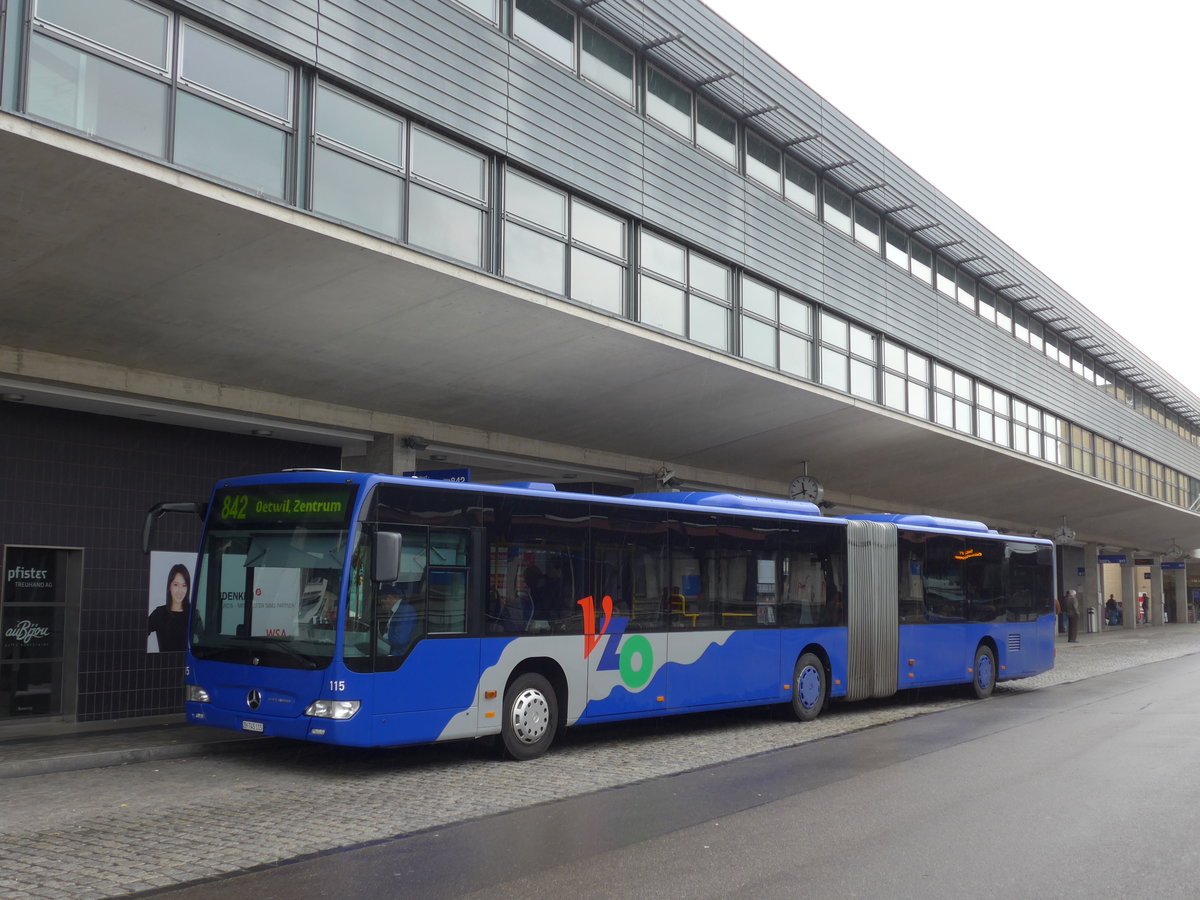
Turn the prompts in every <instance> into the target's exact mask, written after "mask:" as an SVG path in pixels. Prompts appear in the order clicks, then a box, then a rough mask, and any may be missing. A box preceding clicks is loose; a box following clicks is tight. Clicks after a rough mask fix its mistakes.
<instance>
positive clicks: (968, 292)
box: [958, 269, 975, 310]
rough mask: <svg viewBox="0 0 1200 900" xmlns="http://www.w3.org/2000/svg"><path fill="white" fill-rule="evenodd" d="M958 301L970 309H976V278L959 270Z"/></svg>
mask: <svg viewBox="0 0 1200 900" xmlns="http://www.w3.org/2000/svg"><path fill="white" fill-rule="evenodd" d="M958 302H959V303H961V304H962V305H963V306H965V307H967V308H968V309H971V310H974V309H975V279H974V278H972V277H971V276H970V275H968V274H967V273H966V272H964V271H963V270H962V269H959V270H958Z"/></svg>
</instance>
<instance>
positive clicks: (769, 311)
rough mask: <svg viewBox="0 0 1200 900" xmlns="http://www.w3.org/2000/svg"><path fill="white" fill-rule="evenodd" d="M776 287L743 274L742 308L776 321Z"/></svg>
mask: <svg viewBox="0 0 1200 900" xmlns="http://www.w3.org/2000/svg"><path fill="white" fill-rule="evenodd" d="M775 298H776V294H775V289H774V288H771V287H767V286H766V285H765V284H760V283H759V282H757V281H754V280H752V279H750V278H747V277H746V276H744V275H743V276H742V309H744V310H747V311H748V312H752V313H755V314H756V315H760V316H762V317H763V318H764V319H770V320H771V321H772V322H774V321H776V318H775V317H776V315H777V311H776V309H775Z"/></svg>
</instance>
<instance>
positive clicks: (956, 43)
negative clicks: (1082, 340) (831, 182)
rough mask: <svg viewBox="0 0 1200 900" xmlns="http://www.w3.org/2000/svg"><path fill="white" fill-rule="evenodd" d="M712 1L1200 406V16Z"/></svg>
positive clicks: (1168, 11) (1153, 4) (939, 0)
mask: <svg viewBox="0 0 1200 900" xmlns="http://www.w3.org/2000/svg"><path fill="white" fill-rule="evenodd" d="M704 2H706V3H707V4H708V6H709V7H711V8H712V9H713V10H715V11H716V12H717V13H718V14H719V15H721V16H722V17H724V18H725V19H726V20H727V21H728V22H730V23H731V24H732V25H733V26H734V27H735V28H737V29H738V30H740V31H742V32H743V33H744V34H746V35H747V36H748V37H749V38H750V39H751V40H752V41H754V42H755V43H756V44H758V45H759V46H760V47H762V48H763V49H764V50H765V51H766V52H767V53H769V54H771V55H772V56H773V57H775V59H776V60H778V61H779V62H780V63H782V64H783V65H784V66H786V67H787V68H788V69H790V70H791V71H792V72H793V73H795V74H796V75H797V76H798V77H799V78H800V79H801V80H802V81H804V82H805V83H807V84H808V85H809V86H810V87H811V88H813V90H815V91H816V92H817V93H818V94H820V95H822V96H823V97H824V98H825V99H826V100H827V101H829V102H830V103H832V104H833V105H834V106H836V107H837V108H838V109H840V110H841V111H842V112H843V113H844V114H846V115H847V116H848V117H849V118H851V119H852V120H854V121H855V122H856V123H857V124H858V125H859V126H860V127H862V128H863V129H865V130H866V131H867V132H868V133H869V134H870V135H871V136H872V137H874V138H875V139H876V140H878V141H879V142H880V143H882V144H883V145H884V146H886V147H888V148H889V149H890V150H891V151H892V152H893V153H895V154H896V155H897V156H898V157H899V158H900V159H901V160H903V161H904V162H905V163H907V164H908V165H909V166H911V167H912V168H913V169H915V170H916V171H917V172H918V173H919V174H921V175H922V176H923V177H924V178H926V179H927V180H928V181H930V182H931V183H932V184H933V185H935V186H936V187H937V188H939V189H940V190H941V191H943V192H944V193H945V194H946V195H947V196H949V197H950V198H951V199H952V200H954V201H955V202H956V203H957V204H958V205H959V206H961V207H962V208H963V209H965V210H966V211H967V212H968V213H969V214H970V215H972V216H973V217H974V218H976V219H977V220H979V221H980V222H981V223H982V224H983V225H984V226H985V227H987V228H988V229H989V230H991V231H992V232H993V233H994V234H996V235H997V236H998V237H999V238H1000V239H1001V240H1003V241H1004V242H1005V243H1007V244H1008V245H1009V246H1011V247H1012V248H1013V249H1014V250H1016V251H1017V252H1018V253H1020V254H1021V255H1022V256H1024V257H1025V258H1026V259H1027V260H1029V261H1030V262H1031V263H1032V264H1033V265H1035V266H1036V267H1037V268H1039V269H1041V270H1042V271H1043V272H1044V273H1046V274H1047V275H1048V276H1049V277H1050V278H1051V279H1053V280H1054V281H1055V282H1057V283H1058V284H1059V285H1060V286H1061V287H1062V288H1063V289H1064V290H1066V291H1067V292H1068V293H1069V294H1071V295H1072V296H1073V297H1075V298H1076V299H1077V300H1079V301H1080V302H1081V303H1083V304H1084V305H1085V306H1087V307H1088V308H1090V309H1091V310H1092V311H1093V312H1094V313H1096V314H1097V315H1098V316H1099V317H1100V318H1102V319H1104V320H1105V321H1106V322H1108V323H1109V325H1111V326H1113V328H1115V329H1116V330H1117V331H1120V332H1121V333H1122V334H1124V335H1125V337H1126V338H1127V339H1129V340H1130V341H1131V342H1132V343H1134V344H1135V345H1136V346H1138V347H1139V348H1140V349H1142V350H1143V351H1144V352H1145V353H1146V354H1147V355H1149V356H1151V357H1152V358H1154V359H1156V360H1157V361H1158V362H1159V364H1160V365H1162V366H1163V367H1164V368H1165V369H1166V370H1167V371H1168V372H1170V373H1171V374H1172V375H1174V376H1175V377H1176V378H1178V379H1179V380H1180V381H1182V382H1183V383H1184V384H1185V385H1186V386H1187V387H1189V388H1190V389H1191V390H1192V391H1193V392H1195V393H1197V394H1200V352H1197V345H1198V343H1200V328H1198V327H1197V326H1200V287H1198V285H1200V278H1198V277H1197V272H1196V261H1197V259H1198V258H1200V143H1198V142H1197V137H1198V136H1200V102H1198V101H1197V96H1196V95H1197V89H1198V88H1200V62H1198V61H1197V60H1198V54H1197V38H1198V37H1200V4H1197V3H1195V2H1194V0H1141V2H1138V3H1128V4H1120V5H1118V4H1116V3H1095V2H1083V0H1038V2H1034V0H1006V2H1005V3H972V2H971V0H904V2H896V0H853V2H837V3H833V2H829V0H821V2H817V0H704ZM950 122H953V123H956V127H955V128H954V129H950V128H948V127H947V124H948V123H950Z"/></svg>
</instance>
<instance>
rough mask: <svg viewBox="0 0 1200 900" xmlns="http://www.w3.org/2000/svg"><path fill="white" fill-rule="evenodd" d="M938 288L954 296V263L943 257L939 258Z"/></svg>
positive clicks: (940, 291)
mask: <svg viewBox="0 0 1200 900" xmlns="http://www.w3.org/2000/svg"><path fill="white" fill-rule="evenodd" d="M937 289H938V292H939V293H941V294H945V295H946V296H947V297H953V296H954V265H953V264H952V263H950V262H949V261H947V260H944V259H942V258H941V257H938V260H937Z"/></svg>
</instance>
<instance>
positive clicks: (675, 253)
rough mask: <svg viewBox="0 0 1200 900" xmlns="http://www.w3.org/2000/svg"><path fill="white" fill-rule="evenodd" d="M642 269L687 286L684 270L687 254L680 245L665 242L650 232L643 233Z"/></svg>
mask: <svg viewBox="0 0 1200 900" xmlns="http://www.w3.org/2000/svg"><path fill="white" fill-rule="evenodd" d="M641 258H642V268H643V269H646V270H648V271H651V272H657V273H658V274H659V275H665V276H667V277H668V278H670V279H672V280H674V281H677V282H679V283H680V284H686V283H687V279H686V277H685V273H684V269H685V266H686V264H687V254H686V253H685V252H684V249H683V248H682V247H680V246H679V245H678V244H672V243H671V242H670V241H664V240H663V239H662V238H660V237H657V236H656V235H653V234H651V233H650V232H648V231H643V232H642V253H641Z"/></svg>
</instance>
